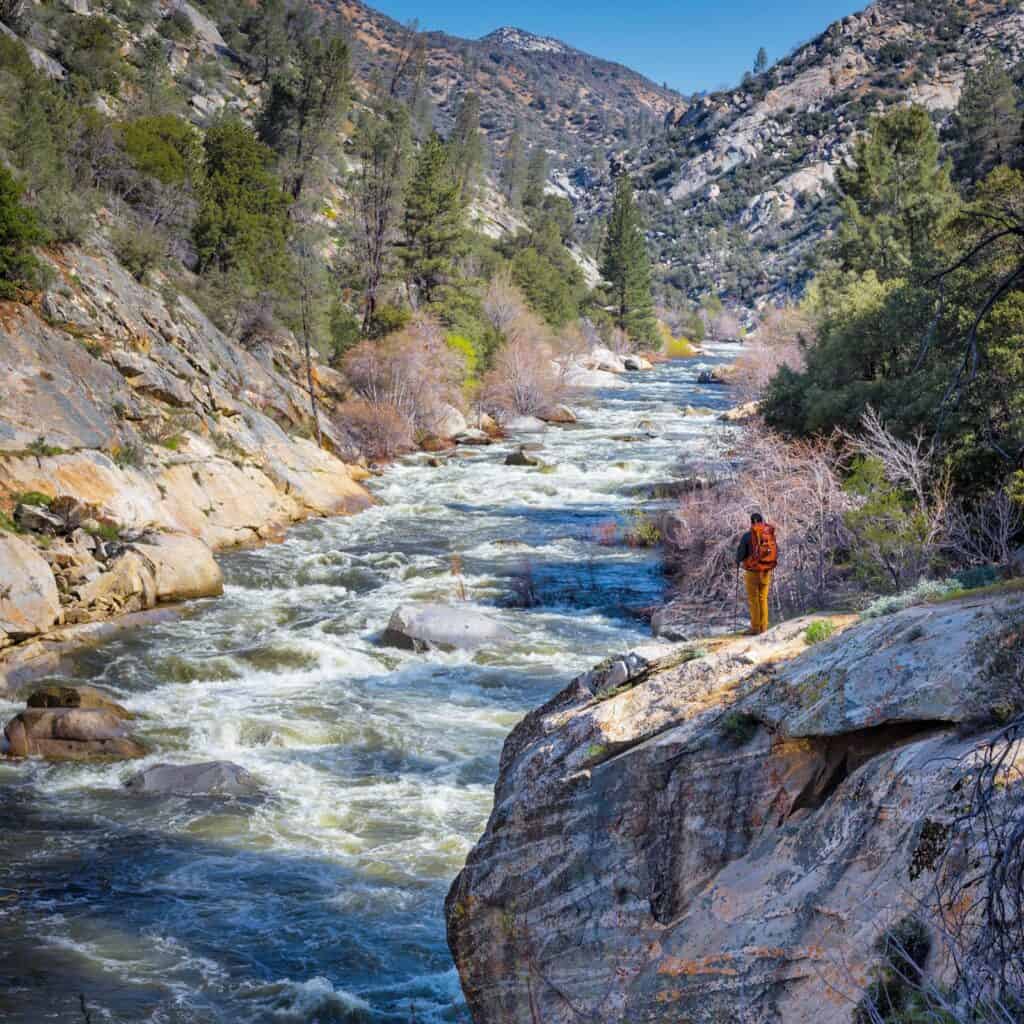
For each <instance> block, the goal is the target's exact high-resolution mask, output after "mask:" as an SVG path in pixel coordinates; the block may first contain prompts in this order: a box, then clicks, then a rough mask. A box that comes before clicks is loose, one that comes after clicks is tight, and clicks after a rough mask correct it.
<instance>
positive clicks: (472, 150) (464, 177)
mask: <svg viewBox="0 0 1024 1024" xmlns="http://www.w3.org/2000/svg"><path fill="white" fill-rule="evenodd" d="M448 151H449V154H450V159H451V163H452V171H453V173H454V175H455V180H456V181H457V182H458V184H459V194H460V195H461V197H462V201H463V202H464V203H468V202H470V201H471V199H472V198H473V193H474V192H475V190H476V186H477V182H478V180H479V177H480V172H481V170H482V169H483V162H484V140H483V137H482V136H481V135H480V97H479V96H477V94H476V93H475V92H467V93H466V95H465V96H464V97H463V98H462V102H461V103H460V104H459V109H458V112H457V113H456V115H455V127H454V128H453V129H452V134H451V137H450V138H449V140H448Z"/></svg>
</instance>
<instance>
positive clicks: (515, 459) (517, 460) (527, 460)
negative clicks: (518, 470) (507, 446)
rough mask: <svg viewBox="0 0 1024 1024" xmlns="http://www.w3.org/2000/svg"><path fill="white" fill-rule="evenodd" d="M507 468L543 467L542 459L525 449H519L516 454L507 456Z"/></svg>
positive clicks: (510, 453)
mask: <svg viewBox="0 0 1024 1024" xmlns="http://www.w3.org/2000/svg"><path fill="white" fill-rule="evenodd" d="M505 465H506V466H540V465H542V463H541V461H540V459H538V458H537V457H536V456H535V455H531V454H530V453H529V452H527V451H526V449H525V447H524V448H517V449H516V450H515V451H514V452H509V453H508V455H506V456H505Z"/></svg>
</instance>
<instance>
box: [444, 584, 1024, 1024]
mask: <svg viewBox="0 0 1024 1024" xmlns="http://www.w3.org/2000/svg"><path fill="white" fill-rule="evenodd" d="M807 624H808V623H807V621H806V620H805V621H796V622H791V623H788V624H785V625H783V626H780V627H777V628H776V629H774V630H773V631H771V632H770V633H769V634H766V635H765V636H763V637H758V638H744V639H741V640H737V639H731V640H724V641H706V642H704V643H703V644H702V645H696V644H681V645H660V646H652V647H651V648H649V649H646V650H641V651H638V652H635V653H633V654H631V655H629V656H627V657H624V658H620V659H613V660H612V661H609V662H607V663H605V664H604V665H602V666H599V668H598V669H596V670H594V671H593V672H591V673H588V674H587V675H584V676H582V677H580V678H578V679H576V680H575V681H574V682H573V683H572V684H571V685H570V686H569V687H568V688H567V689H565V690H564V691H563V692H562V693H560V694H559V695H558V696H556V697H555V698H554V699H553V700H552V701H550V702H549V703H548V704H547V705H545V706H544V707H542V708H540V709H539V710H536V711H534V712H533V713H531V714H530V715H528V716H527V717H526V718H525V719H524V720H523V722H521V723H520V725H519V726H518V727H517V728H516V729H515V731H514V732H513V733H512V735H511V736H510V737H509V739H508V740H507V742H506V744H505V748H504V751H503V754H502V758H501V767H500V777H499V780H498V783H497V786H496V790H495V803H494V809H493V811H492V814H491V817H490V821H489V822H488V825H487V829H486V832H485V833H484V835H483V837H482V838H481V840H480V841H479V843H478V844H477V846H476V848H475V849H474V850H473V851H472V853H471V854H470V856H469V858H468V860H467V863H466V866H465V868H464V869H463V870H462V872H461V874H460V875H459V876H458V878H457V879H456V881H455V883H454V885H453V886H452V889H451V892H450V894H449V896H448V901H447V906H446V913H447V923H448V937H449V944H450V946H451V949H452V952H453V954H454V956H455V960H456V963H457V965H458V969H459V973H460V976H461V980H462V986H463V989H464V991H465V994H466V998H467V1000H468V1003H469V1006H470V1008H471V1011H472V1014H473V1019H474V1021H476V1022H477V1024H519V1022H522V1024H535V1022H537V1021H543V1022H544V1024H576V1022H578V1021H581V1020H586V1021H589V1022H594V1024H599V1022H609V1024H611V1022H616V1024H618V1022H622V1021H631V1022H641V1021H651V1022H653V1021H657V1022H658V1024H684V1022H686V1024H695V1022H711V1021H726V1020H728V1021H735V1022H739V1024H755V1022H756V1024H773V1022H784V1024H812V1022H813V1024H840V1022H842V1024H848V1022H849V1021H850V1020H851V1015H852V1009H853V1006H854V1004H855V1003H856V1002H857V1000H858V999H859V998H860V996H861V993H862V992H863V990H864V988H865V986H867V985H868V984H869V982H870V979H871V976H872V970H873V966H874V963H875V961H876V959H877V957H878V956H879V954H878V953H877V952H876V950H877V948H878V947H877V946H876V942H877V940H878V938H879V936H880V935H881V933H882V932H883V931H884V930H885V929H886V928H888V927H890V926H892V925H894V923H897V922H899V921H900V920H902V919H903V918H904V917H905V916H906V915H908V913H910V912H912V911H915V910H917V911H920V910H921V908H922V907H926V906H927V905H928V899H929V893H930V892H931V891H932V887H933V886H934V884H935V864H936V856H937V851H936V849H935V848H934V847H936V837H941V838H942V842H941V843H939V844H938V845H939V846H944V845H946V844H948V843H950V842H953V841H955V836H951V831H952V830H953V826H952V824H951V823H952V822H954V821H956V820H957V815H958V813H959V812H958V808H959V807H960V806H962V803H963V796H962V793H958V786H957V784H958V782H960V780H961V779H962V778H963V776H964V775H965V774H966V773H967V772H968V771H969V768H968V767H967V766H966V765H965V763H964V761H963V760H961V759H962V758H965V757H968V756H969V755H970V754H971V752H972V751H974V750H975V749H976V748H977V747H978V746H979V745H980V744H982V743H985V742H987V741H993V742H997V743H998V742H999V738H998V737H999V736H1000V732H999V727H998V724H997V723H999V722H1001V721H1003V722H1005V720H1006V719H1007V718H1008V717H1009V716H1012V715H1015V714H1019V713H1020V710H1021V705H1020V701H1021V696H1022V692H1024V686H1022V680H1021V678H1020V664H1021V659H1017V661H1016V662H1015V663H1014V664H1015V665H1016V668H1011V669H1010V670H1009V671H1007V669H1006V659H1005V658H1001V656H1000V653H999V652H1003V653H1005V652H1006V651H1007V650H1008V649H1011V648H1012V649H1014V650H1017V651H1020V650H1021V649H1024V595H1019V594H1017V595H1015V594H1012V593H1007V594H1003V595H996V596H992V595H989V596H979V597H976V598H973V599H967V600H962V601H959V602H955V603H949V604H945V605H935V606H925V607H919V608H912V609H908V610H907V611H904V612H902V613H900V614H897V615H893V616H890V617H887V618H884V619H879V620H873V621H870V622H865V623H861V624H857V623H855V622H853V621H851V620H843V621H841V622H837V623H836V625H837V627H838V630H837V635H836V636H834V637H833V638H832V639H831V640H829V641H827V642H825V643H821V644H818V645H815V646H813V647H808V646H807V644H806V641H805V637H804V631H805V629H806V626H807ZM936 958H937V957H936V956H933V957H932V959H933V960H934V959H936ZM928 969H929V970H933V971H936V972H939V971H941V970H942V965H941V964H933V963H931V962H929V964H928Z"/></svg>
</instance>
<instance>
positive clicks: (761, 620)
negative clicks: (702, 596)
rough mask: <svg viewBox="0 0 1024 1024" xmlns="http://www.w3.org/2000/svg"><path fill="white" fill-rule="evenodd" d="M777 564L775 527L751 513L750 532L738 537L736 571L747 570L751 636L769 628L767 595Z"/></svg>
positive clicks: (777, 549)
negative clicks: (740, 568) (741, 568)
mask: <svg viewBox="0 0 1024 1024" xmlns="http://www.w3.org/2000/svg"><path fill="white" fill-rule="evenodd" d="M778 563H779V546H778V544H777V543H776V541H775V527H774V526H772V524H771V523H766V522H765V521H764V516H763V515H761V513H760V512H751V514H750V529H749V530H748V531H747V532H746V533H745V534H743V536H742V537H741V538H740V546H739V550H738V551H737V552H736V567H737V568H736V571H737V572H739V567H740V566H743V568H744V569H745V570H746V577H747V600H748V602H749V603H750V634H751V635H752V636H758V635H759V634H761V633H764V632H766V631H767V629H768V592H769V591H770V590H771V586H772V572H773V571H774V569H775V566H776V565H778Z"/></svg>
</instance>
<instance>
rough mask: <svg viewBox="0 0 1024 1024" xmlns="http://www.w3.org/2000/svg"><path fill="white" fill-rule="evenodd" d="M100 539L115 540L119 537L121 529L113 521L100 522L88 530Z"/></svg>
mask: <svg viewBox="0 0 1024 1024" xmlns="http://www.w3.org/2000/svg"><path fill="white" fill-rule="evenodd" d="M88 532H89V533H90V534H92V536H93V537H98V538H99V539H100V540H107V541H115V540H120V539H121V531H120V529H118V527H116V526H115V525H114V524H113V523H100V524H99V526H94V527H93V528H92V529H91V530H89V531H88Z"/></svg>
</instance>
